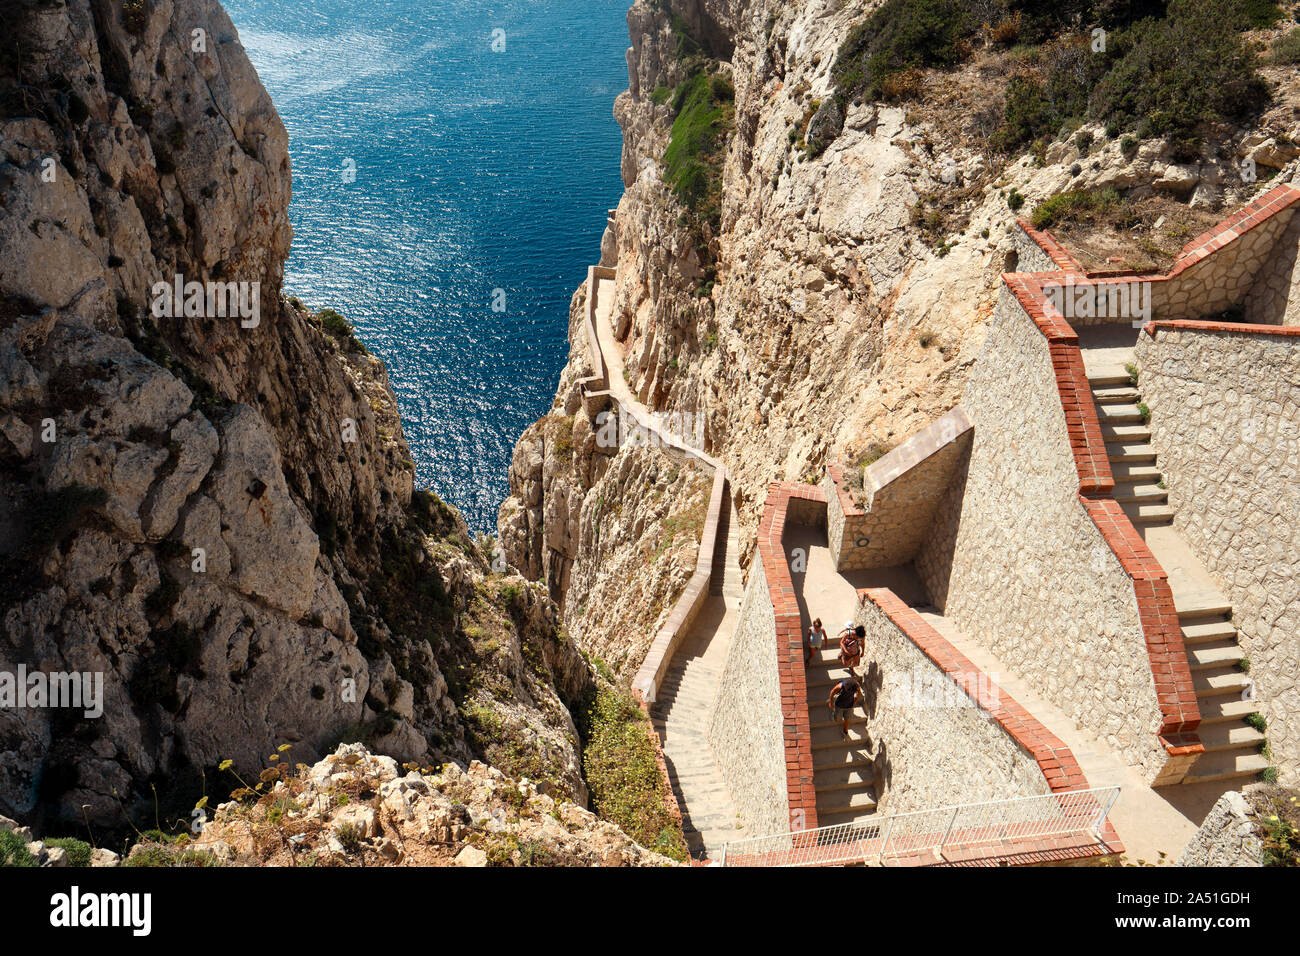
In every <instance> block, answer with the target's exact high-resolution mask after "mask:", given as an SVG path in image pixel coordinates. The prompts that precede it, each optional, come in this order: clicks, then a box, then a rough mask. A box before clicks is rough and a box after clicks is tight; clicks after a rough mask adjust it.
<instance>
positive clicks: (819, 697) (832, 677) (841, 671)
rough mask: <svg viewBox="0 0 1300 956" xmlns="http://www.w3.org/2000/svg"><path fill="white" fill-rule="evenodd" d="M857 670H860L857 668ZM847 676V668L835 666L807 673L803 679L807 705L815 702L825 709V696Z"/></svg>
mask: <svg viewBox="0 0 1300 956" xmlns="http://www.w3.org/2000/svg"><path fill="white" fill-rule="evenodd" d="M858 670H859V672H860V671H861V670H862V668H861V667H859V668H858ZM848 676H849V671H848V668H846V667H835V668H832V669H831V670H827V671H822V672H821V673H820V674H817V673H809V674H808V675H806V677H805V679H804V681H805V683H806V684H807V685H808V706H810V707H811V706H813V705H814V704H816V705H817V706H819V707H821V708H822V709H823V710H825V709H826V698H827V697H829V696H830V693H831V687H832V686H834V685H835V684H838V683H839V682H840V681H842V680H843V679H844V678H846V677H848Z"/></svg>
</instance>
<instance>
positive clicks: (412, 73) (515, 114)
mask: <svg viewBox="0 0 1300 956" xmlns="http://www.w3.org/2000/svg"><path fill="white" fill-rule="evenodd" d="M225 6H226V9H227V11H228V12H229V14H230V17H231V19H232V20H233V21H234V22H235V25H236V27H237V28H238V29H239V34H240V39H241V40H242V41H243V44H244V46H245V48H246V49H247V51H248V55H249V57H250V58H251V59H252V61H253V64H254V66H256V67H257V71H258V74H259V75H260V76H261V78H262V82H263V84H264V85H265V86H266V88H267V90H268V91H269V92H270V94H271V98H272V100H273V101H274V102H275V105H276V108H277V109H278V110H279V112H280V115H281V117H283V119H284V124H285V126H286V127H287V129H288V131H289V152H290V156H291V159H292V162H293V202H292V204H291V206H290V216H291V219H292V222H293V227H294V240H293V250H292V254H291V256H290V259H289V262H288V264H287V266H286V281H285V287H286V291H287V292H288V293H289V294H291V295H297V296H298V297H299V298H301V299H302V300H303V301H304V302H306V303H307V304H308V305H310V306H312V307H314V308H323V307H326V306H328V307H330V308H334V309H337V310H338V311H339V312H342V313H343V314H344V315H346V316H347V317H348V319H349V320H351V321H352V322H353V324H354V325H355V326H356V328H357V330H358V333H359V334H360V335H361V337H362V338H363V339H364V340H365V342H366V344H367V345H368V346H369V347H370V349H371V350H372V351H374V352H375V353H376V354H378V355H379V356H381V357H382V358H383V359H384V361H385V362H386V363H387V364H388V368H389V374H390V377H391V379H392V383H393V388H394V390H395V391H396V393H397V400H398V404H399V405H400V407H401V412H402V422H403V428H404V430H405V432H406V437H407V440H408V441H409V442H410V445H411V452H412V455H413V456H414V458H415V462H416V484H417V485H418V486H422V487H429V488H432V489H434V490H435V491H437V492H438V494H439V495H441V496H442V497H443V498H444V499H446V500H447V501H450V502H451V503H453V504H455V505H456V506H457V507H459V508H460V509H461V511H462V512H463V513H464V515H465V518H466V520H467V521H468V522H469V524H470V527H471V528H474V529H479V530H490V529H492V528H493V527H494V526H495V523H496V509H497V507H498V506H499V504H500V503H501V501H502V499H503V498H504V497H505V495H506V494H507V487H506V478H505V475H506V468H507V466H508V465H509V462H510V454H511V450H512V447H513V445H514V442H515V440H516V439H517V438H518V437H519V435H520V433H521V432H522V431H523V430H524V428H525V427H527V426H528V425H529V424H530V423H531V422H532V421H534V420H535V419H536V418H538V417H539V416H540V415H542V414H544V413H545V412H546V411H547V410H548V409H549V408H550V405H551V399H552V396H553V394H554V391H555V386H556V383H557V381H558V379H559V373H560V369H561V368H562V367H563V365H564V361H565V358H566V356H567V354H568V344H567V332H568V306H569V299H570V296H571V295H572V293H573V290H574V289H575V288H577V286H578V285H579V284H580V283H581V282H582V281H583V279H584V278H585V277H586V269H587V266H588V265H589V264H590V263H592V262H594V261H596V259H597V258H598V256H599V252H600V235H601V231H602V230H603V229H604V225H605V212H606V210H608V209H611V208H613V207H614V206H615V205H617V203H618V199H619V195H620V193H621V191H622V184H621V181H620V179H619V152H620V149H621V142H622V140H621V134H620V131H619V128H618V125H617V124H616V123H615V122H614V119H613V103H614V98H615V97H616V96H617V95H618V93H619V92H620V91H621V90H623V89H624V88H625V87H626V86H627V67H626V61H625V59H624V51H625V49H626V47H627V25H626V19H625V18H626V12H627V8H628V6H629V3H628V0H509V2H500V3H481V2H476V0H225ZM498 31H500V32H498ZM494 41H495V42H494ZM501 41H504V43H503V44H502V42H501ZM494 46H495V47H496V49H494ZM502 46H504V48H503V49H502V48H501V47H502ZM353 169H354V170H355V178H354V180H353V181H349V180H350V179H352V176H351V174H350V173H349V171H350V170H353ZM498 290H500V291H498ZM502 303H504V311H494V308H493V307H494V305H496V306H497V307H498V308H499V307H500V306H501V305H502Z"/></svg>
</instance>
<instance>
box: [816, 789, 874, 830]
mask: <svg viewBox="0 0 1300 956" xmlns="http://www.w3.org/2000/svg"><path fill="white" fill-rule="evenodd" d="M875 809H876V797H875V795H874V794H873V793H872V792H871V791H870V789H862V790H828V791H826V792H825V793H822V791H820V790H818V791H817V816H818V818H819V819H820V818H823V817H825V816H827V815H828V814H836V815H837V816H838V815H841V814H845V813H872V812H873V811H874V810H875ZM824 822H831V821H824ZM834 822H835V823H840V822H843V821H840V820H836V821H834Z"/></svg>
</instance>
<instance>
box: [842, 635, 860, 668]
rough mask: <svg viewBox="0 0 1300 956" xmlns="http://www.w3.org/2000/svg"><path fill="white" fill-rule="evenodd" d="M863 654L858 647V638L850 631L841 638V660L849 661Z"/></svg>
mask: <svg viewBox="0 0 1300 956" xmlns="http://www.w3.org/2000/svg"><path fill="white" fill-rule="evenodd" d="M861 653H862V651H861V649H860V648H859V647H858V636H857V635H856V634H854V633H853V632H852V631H850V632H849V633H848V634H845V635H844V636H843V637H841V638H840V660H842V661H843V660H848V659H849V658H851V657H857V656H859V655H860V654H861Z"/></svg>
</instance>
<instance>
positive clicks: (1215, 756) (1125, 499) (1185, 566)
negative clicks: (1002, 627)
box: [1083, 347, 1268, 784]
mask: <svg viewBox="0 0 1300 956" xmlns="http://www.w3.org/2000/svg"><path fill="white" fill-rule="evenodd" d="M1083 353H1084V361H1085V365H1086V366H1087V369H1088V383H1089V385H1090V386H1091V388H1092V395H1093V400H1094V402H1095V403H1096V406H1097V415H1098V419H1099V421H1100V424H1101V431H1102V437H1103V439H1104V440H1105V442H1106V450H1107V457H1108V458H1109V459H1110V466H1111V471H1112V473H1113V474H1114V477H1115V500H1116V501H1117V502H1118V503H1119V504H1120V506H1121V507H1122V508H1123V509H1124V512H1125V513H1126V514H1127V515H1128V517H1129V519H1130V520H1131V521H1132V522H1133V525H1134V527H1135V528H1137V530H1138V532H1139V533H1140V534H1141V535H1142V537H1143V538H1144V539H1145V540H1146V543H1147V546H1148V547H1149V548H1150V549H1151V551H1152V553H1153V554H1154V555H1155V556H1156V559H1157V560H1158V561H1159V562H1160V564H1161V566H1162V567H1164V569H1165V572H1166V573H1167V574H1168V576H1169V585H1170V588H1171V590H1172V591H1173V595H1174V607H1175V609H1176V610H1177V612H1178V621H1179V624H1180V625H1181V627H1182V631H1183V641H1184V643H1185V645H1186V648H1187V659H1188V664H1189V666H1190V667H1191V671H1192V682H1193V685H1194V687H1195V689H1196V698H1197V705H1198V707H1199V709H1200V712H1201V726H1200V731H1199V733H1200V737H1201V742H1202V744H1204V746H1205V754H1204V755H1202V756H1201V757H1200V759H1199V760H1197V762H1196V764H1195V766H1193V767H1192V770H1191V772H1190V773H1189V774H1188V775H1187V776H1186V777H1185V778H1184V780H1183V782H1184V783H1187V784H1194V783H1207V782H1211V781H1221V780H1232V779H1236V778H1253V777H1254V776H1256V775H1257V774H1258V773H1259V772H1260V771H1261V770H1263V769H1264V768H1265V767H1267V766H1268V761H1267V760H1266V759H1265V758H1264V757H1263V756H1262V755H1261V754H1260V752H1259V750H1260V746H1261V745H1262V744H1263V742H1264V735H1263V734H1262V733H1260V732H1259V731H1258V730H1256V729H1254V728H1253V727H1252V726H1250V724H1249V723H1247V722H1246V718H1248V717H1249V715H1251V714H1252V713H1254V712H1255V710H1256V709H1257V708H1256V705H1255V703H1254V701H1253V697H1252V695H1253V684H1252V682H1251V681H1250V678H1249V676H1248V675H1247V673H1246V672H1245V671H1244V670H1243V669H1242V667H1243V665H1242V662H1243V661H1244V660H1245V654H1244V652H1243V651H1242V649H1241V646H1240V644H1239V642H1238V633H1237V629H1236V628H1235V627H1234V626H1233V624H1232V605H1231V603H1230V602H1229V601H1227V599H1226V598H1225V597H1224V596H1223V594H1222V592H1221V591H1220V590H1219V588H1218V586H1217V585H1216V584H1215V583H1214V581H1213V579H1211V577H1210V575H1209V573H1208V572H1207V571H1206V569H1205V567H1204V565H1203V564H1202V563H1201V561H1200V560H1199V559H1198V558H1196V557H1195V555H1194V554H1192V552H1191V550H1190V549H1189V548H1188V547H1187V545H1186V543H1185V542H1184V541H1183V540H1182V537H1181V536H1180V535H1179V533H1178V531H1177V530H1176V529H1175V528H1174V526H1173V519H1174V511H1173V509H1172V508H1170V506H1169V493H1168V491H1166V490H1165V482H1164V477H1163V475H1162V473H1161V471H1160V467H1159V463H1158V462H1157V456H1156V452H1155V450H1154V449H1153V448H1152V446H1151V430H1150V428H1149V426H1148V423H1147V420H1146V417H1147V416H1146V411H1145V406H1144V405H1143V404H1142V394H1141V390H1140V388H1139V384H1140V383H1138V382H1136V381H1135V378H1136V375H1135V373H1134V372H1131V371H1130V369H1132V368H1133V364H1132V358H1131V357H1129V358H1128V361H1127V362H1122V363H1119V364H1117V363H1116V359H1117V358H1120V359H1122V358H1125V357H1126V353H1124V352H1119V353H1118V354H1117V353H1116V350H1114V349H1113V348H1108V349H1105V350H1099V351H1098V352H1094V353H1092V354H1091V355H1090V353H1089V350H1088V349H1087V348H1086V347H1085V348H1084V349H1083ZM1128 354H1129V355H1131V353H1128ZM1090 359H1091V360H1092V361H1090Z"/></svg>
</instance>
